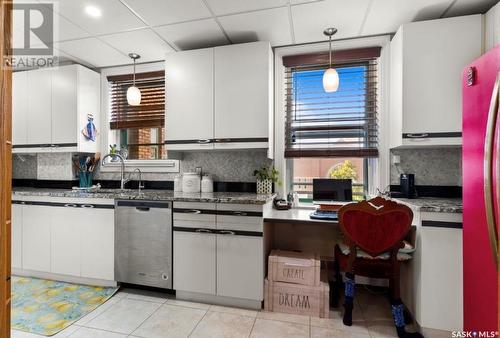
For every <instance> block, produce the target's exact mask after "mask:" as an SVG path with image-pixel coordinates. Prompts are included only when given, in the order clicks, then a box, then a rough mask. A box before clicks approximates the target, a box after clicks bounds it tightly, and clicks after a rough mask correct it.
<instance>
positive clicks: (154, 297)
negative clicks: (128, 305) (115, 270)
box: [121, 289, 170, 304]
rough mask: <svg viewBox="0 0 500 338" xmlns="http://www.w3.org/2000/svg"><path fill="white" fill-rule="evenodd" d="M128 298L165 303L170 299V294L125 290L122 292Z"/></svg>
mask: <svg viewBox="0 0 500 338" xmlns="http://www.w3.org/2000/svg"><path fill="white" fill-rule="evenodd" d="M121 293H122V294H123V295H124V296H125V297H126V298H129V299H136V300H143V301H147V302H156V303H161V304H163V303H165V302H166V301H167V299H168V298H169V296H170V295H169V294H167V293H161V292H153V291H146V290H138V289H124V290H123V292H121Z"/></svg>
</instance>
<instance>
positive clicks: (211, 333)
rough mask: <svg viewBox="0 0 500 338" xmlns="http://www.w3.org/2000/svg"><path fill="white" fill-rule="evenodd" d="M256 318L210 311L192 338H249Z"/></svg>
mask: <svg viewBox="0 0 500 338" xmlns="http://www.w3.org/2000/svg"><path fill="white" fill-rule="evenodd" d="M254 321H255V318H251V317H247V316H240V315H234V314H231V313H223V312H213V311H209V312H207V314H206V315H205V317H203V319H202V320H201V321H200V323H199V324H198V325H197V326H196V328H195V329H194V331H193V333H192V334H191V337H193V338H197V337H209V338H218V337H220V338H223V337H224V338H226V337H231V338H239V337H248V336H249V335H250V331H251V330H252V326H253V323H254Z"/></svg>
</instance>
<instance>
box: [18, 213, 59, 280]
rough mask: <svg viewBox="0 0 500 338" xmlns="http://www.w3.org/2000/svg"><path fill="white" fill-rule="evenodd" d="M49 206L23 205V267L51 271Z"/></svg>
mask: <svg viewBox="0 0 500 338" xmlns="http://www.w3.org/2000/svg"><path fill="white" fill-rule="evenodd" d="M51 209H52V207H49V206H35V205H30V206H25V207H23V269H24V270H35V271H43V272H49V271H50V223H51Z"/></svg>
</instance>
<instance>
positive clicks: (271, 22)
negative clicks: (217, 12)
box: [219, 7, 292, 46]
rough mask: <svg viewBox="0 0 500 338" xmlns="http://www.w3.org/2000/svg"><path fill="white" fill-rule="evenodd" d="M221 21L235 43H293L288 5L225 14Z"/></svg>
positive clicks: (274, 44) (277, 44)
mask: <svg viewBox="0 0 500 338" xmlns="http://www.w3.org/2000/svg"><path fill="white" fill-rule="evenodd" d="M219 22H220V23H221V25H222V28H224V30H225V31H226V33H227V35H228V36H229V38H230V39H231V41H232V42H233V43H243V42H252V41H270V42H271V45H273V46H280V45H288V44H291V43H292V36H291V33H290V22H289V19H288V8H287V7H282V8H275V9H268V10H264V11H258V12H250V13H243V14H235V15H229V16H223V17H220V18H219Z"/></svg>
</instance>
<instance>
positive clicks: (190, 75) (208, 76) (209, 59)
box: [165, 48, 214, 150]
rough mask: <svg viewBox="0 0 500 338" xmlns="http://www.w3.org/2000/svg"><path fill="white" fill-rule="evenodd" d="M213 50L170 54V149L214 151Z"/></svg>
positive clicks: (167, 121) (167, 123)
mask: <svg viewBox="0 0 500 338" xmlns="http://www.w3.org/2000/svg"><path fill="white" fill-rule="evenodd" d="M213 70H214V50H213V48H209V49H200V50H193V51H186V52H177V53H171V54H167V56H166V59H165V128H166V133H165V135H166V141H175V142H174V143H171V144H168V145H167V148H168V149H169V150H189V149H200V148H202V149H203V148H213V145H212V143H211V140H212V139H213V137H214V132H213V131H214V128H213V122H214V116H213V113H214V71H213Z"/></svg>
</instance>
